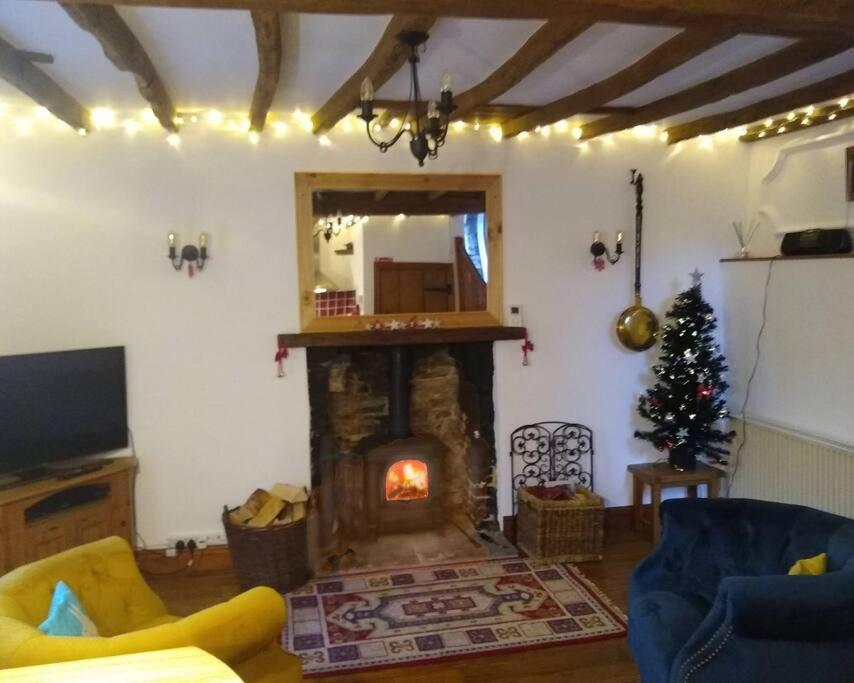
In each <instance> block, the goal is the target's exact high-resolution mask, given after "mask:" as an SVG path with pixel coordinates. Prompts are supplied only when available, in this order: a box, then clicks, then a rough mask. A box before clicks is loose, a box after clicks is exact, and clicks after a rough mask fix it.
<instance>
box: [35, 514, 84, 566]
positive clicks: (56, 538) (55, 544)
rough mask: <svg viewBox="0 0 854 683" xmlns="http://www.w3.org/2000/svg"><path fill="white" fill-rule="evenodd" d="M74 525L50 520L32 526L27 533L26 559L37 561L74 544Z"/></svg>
mask: <svg viewBox="0 0 854 683" xmlns="http://www.w3.org/2000/svg"><path fill="white" fill-rule="evenodd" d="M73 531H74V529H73V527H70V526H68V525H66V524H62V523H59V522H49V523H45V524H38V525H34V526H32V527H30V529H29V531H28V533H27V544H26V546H25V547H26V561H27V562H28V563H29V562H35V561H36V560H41V559H43V558H45V557H49V556H50V555H55V554H56V553H59V552H62V551H63V550H66V549H67V548H71V547H72V546H73V545H74V538H73Z"/></svg>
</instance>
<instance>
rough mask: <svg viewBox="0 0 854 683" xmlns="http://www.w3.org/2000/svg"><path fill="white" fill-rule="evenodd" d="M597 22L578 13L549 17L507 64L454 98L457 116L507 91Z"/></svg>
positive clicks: (463, 115) (455, 114) (459, 116)
mask: <svg viewBox="0 0 854 683" xmlns="http://www.w3.org/2000/svg"><path fill="white" fill-rule="evenodd" d="M594 23H595V22H593V21H590V20H589V19H583V18H581V19H580V18H578V17H571V18H568V19H551V20H549V21H547V22H546V23H545V24H543V25H542V26H541V27H540V28H539V29H537V31H535V32H534V34H533V35H532V36H531V37H530V38H528V40H527V41H525V44H524V45H522V47H520V48H519V49H518V50H517V51H516V53H515V54H514V55H513V56H512V57H510V59H508V60H507V61H506V62H504V64H502V65H501V66H499V67H498V68H497V69H496V70H495V71H493V72H492V73H491V74H490V75H489V76H487V77H486V78H485V79H484V80H483V81H481V82H480V83H478V84H477V85H475V86H473V87H471V88H469V89H468V90H466V91H464V92H462V93H460V94H459V95H457V96H456V97H455V98H454V104H456V106H457V109H456V111H455V112H454V118H463V117H465V116H466V115H467V114H468V113H469V112H471V111H473V110H474V109H477V108H478V107H480V106H482V105H484V104H487V103H489V102H492V100H494V99H495V98H496V97H500V96H501V95H503V94H504V93H505V92H507V91H508V90H510V88H512V87H513V86H514V85H516V84H517V83H519V82H520V81H522V80H523V79H524V78H525V77H526V76H527V75H528V74H530V73H531V72H532V71H533V70H534V69H536V68H537V67H538V66H540V64H542V63H543V62H545V61H546V60H547V59H548V58H549V57H551V56H552V55H554V54H555V53H556V52H557V51H558V50H560V49H561V48H562V47H563V46H564V45H566V44H567V43H569V42H571V41H572V40H573V39H575V38H577V37H578V36H579V35H581V34H582V33H584V32H585V31H586V30H587V29H589V28H590V27H591V26H593V24H594Z"/></svg>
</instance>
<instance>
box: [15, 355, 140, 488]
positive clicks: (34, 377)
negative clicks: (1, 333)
mask: <svg viewBox="0 0 854 683" xmlns="http://www.w3.org/2000/svg"><path fill="white" fill-rule="evenodd" d="M127 445H128V426H127V388H126V385H125V350H124V347H123V346H116V347H111V348H103V349H85V350H80V351H59V352H55V353H32V354H25V355H19V356H0V472H24V473H26V472H27V471H28V470H30V471H32V470H41V469H44V467H45V466H47V465H49V464H51V463H56V462H57V461H60V460H66V459H70V458H76V457H79V456H83V455H92V454H95V453H103V452H106V451H110V450H114V449H117V448H124V447H126V446H127Z"/></svg>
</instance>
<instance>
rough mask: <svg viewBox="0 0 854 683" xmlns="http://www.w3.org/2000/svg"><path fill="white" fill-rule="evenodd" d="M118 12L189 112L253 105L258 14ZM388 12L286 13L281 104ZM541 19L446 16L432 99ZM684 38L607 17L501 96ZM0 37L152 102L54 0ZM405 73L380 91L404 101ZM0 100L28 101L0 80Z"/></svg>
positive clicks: (485, 67) (641, 97)
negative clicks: (444, 80) (442, 84)
mask: <svg viewBox="0 0 854 683" xmlns="http://www.w3.org/2000/svg"><path fill="white" fill-rule="evenodd" d="M119 11H120V13H121V15H122V16H123V17H124V19H125V20H126V21H127V23H128V25H129V26H130V27H131V29H132V30H133V31H134V33H135V34H136V35H137V37H138V38H139V39H140V42H141V43H142V44H143V45H144V46H145V47H146V49H147V51H148V53H149V55H150V57H151V59H152V61H153V62H154V64H155V66H156V67H157V69H158V70H159V72H160V74H161V76H162V77H163V80H164V82H165V83H166V85H167V88H168V90H169V92H170V93H171V94H172V97H173V99H174V101H175V103H176V105H177V107H178V108H179V109H182V108H196V107H217V108H220V109H228V110H238V111H245V110H246V109H247V108H248V106H249V102H250V100H251V97H252V91H253V88H254V84H255V77H256V73H257V55H256V48H255V38H254V32H253V29H252V22H251V20H250V17H249V13H248V12H245V11H236V10H189V9H166V8H154V7H121V8H120V10H119ZM388 20H389V17H388V16H347V15H335V16H332V15H307V14H306V15H289V16H287V17H285V19H284V22H283V23H284V27H283V41H284V42H283V44H284V53H285V56H284V60H283V66H282V79H281V83H280V87H279V91H278V94H277V96H276V100H275V102H274V104H273V108H274V110H276V109H278V110H283V109H293V108H295V107H300V108H302V109H303V110H308V111H311V110H313V109H316V108H317V107H319V106H320V105H322V104H323V102H324V101H325V100H326V98H328V97H329V96H330V95H331V94H332V93H333V92H334V91H335V90H336V89H337V88H338V87H339V86H340V85H341V83H343V82H344V81H345V80H346V79H347V78H348V77H349V76H350V75H351V74H352V73H353V72H354V71H355V70H356V69H357V68H358V67H359V66H360V65H361V64H362V63H363V62H364V60H365V58H366V57H367V56H368V55H369V54H370V52H371V50H372V49H373V47H374V46H375V45H376V43H377V41H378V39H379V37H380V36H381V35H382V33H383V31H384V29H385V27H386V25H387V23H388ZM541 25H542V22H541V21H533V20H487V19H447V18H442V19H439V20H438V21H437V22H436V24H435V25H434V27H433V30H432V31H431V38H430V41H429V42H428V44H427V51H426V53H425V54H424V55H423V57H422V65H421V70H420V75H421V79H422V90H423V92H424V93H425V95H426V96H428V97H429V96H430V95H431V94H433V93H437V92H438V89H439V80H440V78H441V74H442V72H443V71H444V70H445V69H448V70H450V71H451V73H452V75H453V77H454V90H455V92H458V93H459V92H462V91H463V90H466V89H467V88H469V87H471V86H473V85H475V84H476V83H478V82H480V81H481V80H482V79H484V78H485V77H486V76H488V75H489V74H490V73H491V72H492V71H493V70H494V69H496V68H497V67H498V66H500V65H501V64H502V63H503V62H504V61H505V60H506V59H507V58H509V57H510V56H511V55H512V54H513V53H514V52H515V51H516V50H517V49H518V48H519V47H520V46H521V45H522V44H523V43H524V42H525V41H526V40H527V39H528V38H529V37H530V36H531V35H532V34H533V33H534V32H535V31H536V30H537V29H538V28H539V27H540V26H541ZM677 33H678V29H675V28H667V27H652V26H633V25H625V24H613V23H601V24H597V25H595V26H593V27H592V28H590V29H589V30H587V31H586V32H584V33H583V34H582V35H581V36H579V37H578V38H577V39H576V40H574V41H573V42H571V43H570V44H568V45H566V46H565V47H564V48H563V49H561V50H560V51H558V52H557V53H556V54H555V55H554V56H552V57H551V58H550V59H548V60H547V61H546V62H545V63H543V64H542V65H540V66H539V67H538V68H537V69H535V70H534V71H533V72H532V73H531V74H530V75H529V76H528V77H527V78H525V79H524V80H523V81H522V82H521V83H519V84H518V85H516V86H515V87H513V88H511V89H510V90H509V91H508V92H507V93H505V94H504V95H502V96H501V97H500V98H499V99H498V100H497V101H498V102H503V103H512V104H544V103H546V102H549V101H552V100H555V99H558V98H560V97H563V96H565V95H567V94H570V93H571V92H574V91H575V90H578V89H579V88H583V87H585V86H588V85H591V84H593V83H595V82H597V81H599V80H601V79H603V78H606V77H607V76H609V75H611V74H613V73H615V72H616V71H618V70H619V69H622V68H624V67H626V66H628V65H630V64H631V63H633V62H634V61H636V60H637V59H639V58H640V57H641V56H643V55H644V54H646V53H647V52H649V51H650V50H651V49H653V48H655V47H656V46H658V45H660V44H661V43H663V42H665V41H666V40H668V39H669V38H671V37H672V36H674V35H676V34H677ZM0 37H2V38H4V39H5V40H7V41H9V42H10V43H12V44H13V45H15V46H16V47H18V48H21V49H27V50H37V51H43V52H49V53H51V54H53V55H54V56H55V63H54V64H52V65H44V66H42V68H43V69H44V70H45V71H46V72H47V73H48V74H49V75H50V76H51V77H53V78H54V79H55V80H56V81H57V82H58V83H60V85H62V86H63V87H65V88H66V89H67V90H68V91H69V92H70V93H71V94H72V95H74V96H75V97H76V98H77V99H78V100H80V101H81V102H82V103H83V104H85V105H86V106H89V107H94V106H111V107H115V108H122V109H124V108H129V109H133V108H143V107H145V106H146V103H145V102H144V101H143V100H142V98H141V97H140V95H139V93H138V92H137V89H136V86H135V83H134V80H133V77H132V76H131V75H129V74H127V73H122V72H120V71H118V70H117V69H116V68H115V67H114V66H113V65H112V64H111V63H110V62H109V60H107V58H106V57H105V56H104V55H103V53H102V51H101V48H100V46H99V45H98V44H97V43H96V41H95V40H94V38H92V37H91V36H90V35H89V34H88V33H86V32H85V31H83V30H81V29H80V28H79V27H77V26H76V24H74V22H73V21H72V20H71V19H70V18H69V17H68V16H67V15H66V14H65V12H64V11H63V10H62V9H61V8H60V7H59V6H58V5H56V4H54V3H51V2H32V1H29V0H3V2H0ZM788 42H789V41H787V40H785V39H782V38H771V37H765V36H748V35H742V36H738V37H736V38H733V39H731V40H729V41H727V42H726V43H725V44H722V45H720V46H718V47H717V48H714V49H712V50H709V51H708V52H707V53H705V54H703V55H701V56H699V57H696V58H695V59H692V60H690V61H689V62H687V63H686V64H684V65H682V66H681V67H678V68H677V69H674V70H673V71H672V72H670V73H668V74H666V75H664V76H661V77H660V78H657V79H656V80H654V81H652V82H651V83H649V84H647V85H646V86H644V87H642V88H640V89H638V90H636V91H635V92H633V93H630V94H628V95H626V96H624V97H622V98H620V99H619V100H616V101H615V102H613V103H611V104H618V105H625V106H638V105H642V104H644V103H647V102H650V101H652V100H655V99H657V98H660V97H664V96H666V95H669V94H672V93H674V92H677V91H679V90H681V89H684V88H686V87H690V86H692V85H695V84H697V83H699V82H701V81H704V80H706V79H708V78H711V77H714V76H716V75H719V74H721V73H724V72H726V71H727V70H729V69H732V68H734V67H737V66H740V65H743V64H747V63H749V62H751V61H753V60H754V59H757V58H759V57H761V56H764V55H766V54H769V53H771V52H773V51H775V50H777V49H780V48H781V47H783V46H785V45H786V44H788ZM851 68H854V50H851V51H849V52H847V53H845V54H843V55H840V56H839V57H836V58H833V59H829V60H826V61H825V62H822V63H820V64H817V65H815V66H813V67H810V68H808V69H804V70H803V71H801V72H798V73H797V74H793V75H791V76H788V77H785V78H781V79H779V80H778V81H775V82H773V83H770V84H768V85H766V86H763V87H762V88H756V89H754V90H752V91H749V92H747V93H744V94H742V95H738V96H736V97H731V98H728V99H727V100H724V101H722V102H719V103H716V104H714V105H710V106H708V107H703V108H702V109H699V110H697V111H695V112H690V113H687V114H683V115H680V116H679V117H676V118H674V120H691V119H693V118H695V117H696V115H706V114H710V113H714V112H719V111H726V110H728V109H732V108H735V107H737V106H743V105H745V104H749V103H751V102H755V101H758V100H760V99H763V98H765V97H769V96H773V95H777V94H780V93H782V92H785V91H787V90H790V89H792V88H795V87H799V86H801V85H805V84H807V83H810V82H814V81H817V80H821V79H823V78H827V77H829V76H832V75H834V74H837V73H840V72H842V71H845V70H848V69H851ZM408 92H409V76H408V72H407V70H406V68H404V69H402V70H401V71H399V72H398V73H397V74H396V75H395V76H394V77H393V78H391V79H390V81H389V82H388V83H386V84H385V85H384V86H383V87H382V88H380V89H379V91H378V96H379V97H382V98H393V99H404V98H405V97H406V96H407V94H408ZM0 99H7V100H8V99H22V95H21V94H20V93H18V92H17V91H16V90H14V89H13V88H11V86H8V85H7V84H5V83H4V82H2V81H0Z"/></svg>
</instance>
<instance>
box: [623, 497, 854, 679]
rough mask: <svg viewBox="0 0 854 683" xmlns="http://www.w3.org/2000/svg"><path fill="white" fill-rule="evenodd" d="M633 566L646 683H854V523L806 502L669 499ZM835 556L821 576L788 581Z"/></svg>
mask: <svg viewBox="0 0 854 683" xmlns="http://www.w3.org/2000/svg"><path fill="white" fill-rule="evenodd" d="M661 517H662V523H663V534H662V539H661V543H660V544H659V545H658V546H657V547H656V548H655V549H654V550H653V551H652V553H651V554H650V555H648V556H647V557H646V558H645V559H644V560H642V561H641V563H640V564H639V565H638V566H637V567H636V568H635V570H634V572H633V574H632V578H631V585H630V588H629V646H630V648H631V651H632V654H633V655H634V658H635V661H636V662H637V665H638V668H639V670H640V673H641V677H642V679H643V682H644V683H742V682H743V683H760V682H762V683H765V682H767V683H771V682H773V683H851V682H852V681H854V520H850V519H847V518H845V517H839V516H837V515H831V514H829V513H826V512H820V511H818V510H813V509H811V508H805V507H801V506H799V505H784V504H781V503H767V502H762V501H757V500H732V499H712V500H709V499H683V500H670V501H667V502H665V503H663V504H662V506H661ZM821 552H827V555H828V573H827V574H824V575H823V576H788V575H787V573H788V571H789V568H790V567H791V566H792V565H793V564H794V563H795V562H796V561H797V560H799V559H801V558H804V557H811V556H813V555H817V554H819V553H821Z"/></svg>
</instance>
